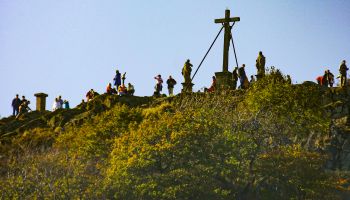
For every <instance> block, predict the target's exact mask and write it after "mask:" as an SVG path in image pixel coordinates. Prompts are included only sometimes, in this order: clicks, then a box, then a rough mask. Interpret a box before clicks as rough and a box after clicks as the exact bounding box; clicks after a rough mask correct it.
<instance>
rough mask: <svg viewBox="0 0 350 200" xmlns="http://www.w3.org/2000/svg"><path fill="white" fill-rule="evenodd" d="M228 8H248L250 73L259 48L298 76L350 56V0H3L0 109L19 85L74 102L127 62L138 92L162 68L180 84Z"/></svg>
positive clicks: (241, 43) (242, 29)
mask: <svg viewBox="0 0 350 200" xmlns="http://www.w3.org/2000/svg"><path fill="white" fill-rule="evenodd" d="M226 8H229V9H231V15H232V16H239V17H241V21H240V22H239V23H237V24H236V25H235V27H234V30H233V35H234V41H235V44H236V50H237V55H238V61H239V64H240V65H241V64H243V63H245V64H246V66H247V74H249V75H251V74H255V73H256V69H255V59H256V57H257V54H258V52H259V51H260V50H261V51H263V52H264V55H265V56H266V58H267V64H266V65H267V66H276V67H277V68H280V69H281V70H282V71H283V72H284V73H285V74H290V75H291V76H292V79H293V82H294V83H296V82H298V83H301V82H303V81H305V80H314V79H315V77H317V76H318V75H320V74H322V73H323V71H324V70H325V69H330V70H331V71H332V72H333V73H334V74H336V75H338V67H339V64H340V62H341V60H344V59H345V60H347V61H348V62H349V63H350V47H349V45H350V22H349V21H350V1H348V0H307V1H305V0H264V1H261V0H254V1H253V0H231V1H228V0H215V1H214V0H191V1H189V0H167V1H164V0H148V1H142V0H60V1H54V0H31V1H28V0H0V85H1V86H0V88H1V96H0V116H1V117H4V116H8V115H10V114H11V113H12V108H11V105H10V104H11V100H12V99H13V98H14V96H15V94H17V93H18V94H20V95H25V96H26V97H27V98H28V99H30V100H31V102H32V104H31V108H32V109H35V97H34V93H37V92H45V93H47V94H48V95H49V97H48V99H47V101H48V103H47V108H48V109H51V106H52V102H53V99H54V98H55V97H56V96H58V95H62V97H63V99H67V100H69V101H70V103H71V105H72V106H75V105H77V104H78V103H80V101H81V99H83V98H85V94H86V92H87V91H88V90H89V89H90V88H94V89H95V90H96V91H98V92H100V93H103V92H104V91H105V88H106V86H107V84H108V83H109V82H112V79H113V76H114V73H115V70H116V69H119V70H120V71H121V72H125V71H126V72H127V79H126V82H127V83H128V82H131V83H133V84H134V85H135V89H136V95H139V96H149V95H152V93H153V88H154V84H155V80H154V79H153V77H154V76H155V75H157V74H161V75H162V76H163V77H168V76H169V75H173V77H174V78H175V79H176V80H177V82H178V85H176V87H175V93H178V92H179V91H180V90H181V87H180V82H182V81H183V78H182V76H181V68H182V66H183V64H184V62H185V61H186V59H188V58H189V59H191V61H192V64H193V65H194V68H196V67H197V66H198V64H199V62H200V61H201V59H202V58H203V56H204V54H205V52H206V51H207V49H208V48H209V45H210V43H211V42H212V41H213V39H214V37H215V35H216V34H217V32H218V31H219V29H220V25H218V24H215V23H214V19H215V18H222V17H223V16H224V12H225V9H226ZM222 48H223V34H222V35H221V36H220V38H219V39H218V41H217V43H216V44H215V46H214V47H213V49H212V51H211V53H210V54H209V55H208V58H207V59H206V61H205V62H204V64H203V65H202V67H201V69H200V70H199V72H198V74H197V76H196V77H195V79H194V83H195V86H194V89H195V90H199V89H201V88H203V87H204V86H207V87H208V86H209V85H210V82H211V76H212V75H213V74H214V73H215V72H218V71H221V69H222ZM230 56H231V57H230V70H232V69H233V67H234V66H235V62H234V60H233V52H232V51H230ZM163 92H166V91H165V90H164V91H163Z"/></svg>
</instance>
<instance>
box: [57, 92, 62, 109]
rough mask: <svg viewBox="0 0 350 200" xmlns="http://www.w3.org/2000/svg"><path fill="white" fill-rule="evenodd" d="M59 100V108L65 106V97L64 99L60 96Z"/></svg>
mask: <svg viewBox="0 0 350 200" xmlns="http://www.w3.org/2000/svg"><path fill="white" fill-rule="evenodd" d="M58 102H59V106H60V107H59V108H63V99H62V96H61V95H60V96H58Z"/></svg>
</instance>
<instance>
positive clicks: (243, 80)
mask: <svg viewBox="0 0 350 200" xmlns="http://www.w3.org/2000/svg"><path fill="white" fill-rule="evenodd" d="M238 76H239V81H240V82H241V85H240V86H239V87H240V88H241V89H246V88H248V86H249V81H248V78H247V74H246V73H245V64H243V65H242V67H240V68H238Z"/></svg>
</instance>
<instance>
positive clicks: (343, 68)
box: [339, 60, 349, 87]
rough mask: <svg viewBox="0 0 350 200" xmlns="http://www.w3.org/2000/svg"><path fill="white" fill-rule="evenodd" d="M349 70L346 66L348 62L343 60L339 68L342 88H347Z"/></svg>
mask: <svg viewBox="0 0 350 200" xmlns="http://www.w3.org/2000/svg"><path fill="white" fill-rule="evenodd" d="M348 70H349V68H348V67H347V66H346V61H345V60H343V61H342V63H341V64H340V67H339V73H340V86H341V87H345V86H346V73H347V71H348Z"/></svg>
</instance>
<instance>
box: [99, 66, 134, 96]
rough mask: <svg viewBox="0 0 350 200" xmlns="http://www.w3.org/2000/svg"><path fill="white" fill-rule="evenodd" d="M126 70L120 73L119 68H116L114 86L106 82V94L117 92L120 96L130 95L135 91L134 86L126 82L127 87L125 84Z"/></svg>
mask: <svg viewBox="0 0 350 200" xmlns="http://www.w3.org/2000/svg"><path fill="white" fill-rule="evenodd" d="M125 76H126V72H125V73H124V74H123V75H121V73H120V72H119V70H116V72H115V76H114V78H113V81H114V86H115V88H112V84H111V83H108V85H107V89H106V93H107V94H118V95H120V96H124V95H130V96H133V95H134V93H135V87H134V86H133V85H132V84H131V83H128V87H126V86H125V79H126V77H125Z"/></svg>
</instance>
